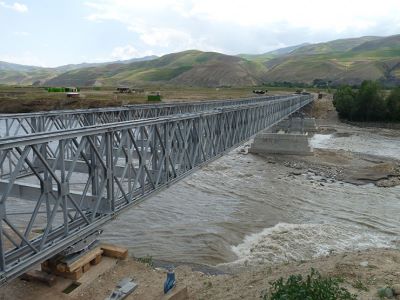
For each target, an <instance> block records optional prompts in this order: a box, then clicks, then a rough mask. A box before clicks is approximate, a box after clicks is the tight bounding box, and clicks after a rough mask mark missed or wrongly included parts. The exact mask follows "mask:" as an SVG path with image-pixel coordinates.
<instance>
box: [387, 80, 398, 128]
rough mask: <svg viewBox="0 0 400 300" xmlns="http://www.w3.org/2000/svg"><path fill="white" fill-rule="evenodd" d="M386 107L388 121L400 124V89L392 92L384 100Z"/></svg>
mask: <svg viewBox="0 0 400 300" xmlns="http://www.w3.org/2000/svg"><path fill="white" fill-rule="evenodd" d="M386 106H387V111H388V117H389V119H390V120H391V121H397V122H400V87H397V88H395V89H394V90H392V92H391V93H390V95H389V96H388V97H387V98H386Z"/></svg>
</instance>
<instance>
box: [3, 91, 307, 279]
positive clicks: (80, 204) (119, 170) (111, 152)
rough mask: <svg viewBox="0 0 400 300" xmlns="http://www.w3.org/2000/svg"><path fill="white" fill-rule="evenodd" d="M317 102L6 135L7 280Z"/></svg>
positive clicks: (297, 99) (290, 100)
mask: <svg viewBox="0 0 400 300" xmlns="http://www.w3.org/2000/svg"><path fill="white" fill-rule="evenodd" d="M311 101H313V98H312V96H310V95H303V96H290V97H286V98H280V99H276V100H269V101H263V102H255V103H246V104H243V103H242V104H241V103H239V104H238V105H231V106H227V107H225V108H220V109H214V110H211V111H204V112H197V113H188V114H182V115H172V116H168V117H161V118H151V119H146V120H137V121H126V122H118V123H111V124H104V125H97V126H89V127H85V128H79V129H68V130H62V131H56V132H52V133H46V134H41V133H37V134H33V135H30V136H22V137H12V138H3V139H0V276H1V278H0V280H1V281H0V282H2V283H4V282H6V281H7V280H10V279H12V278H15V277H16V276H18V275H20V274H22V273H23V272H24V271H26V270H27V269H29V268H31V267H32V266H33V265H35V264H37V263H39V262H42V261H44V260H45V259H47V258H49V257H51V256H53V255H55V254H57V253H60V252H62V251H68V249H69V248H70V247H71V246H72V245H74V244H76V243H77V242H79V241H81V240H82V239H85V238H87V237H88V236H91V235H92V234H94V233H95V232H96V231H98V230H99V228H100V227H101V226H102V225H103V224H105V223H106V222H108V221H110V220H111V219H112V218H114V217H115V216H116V214H118V213H120V212H121V211H122V210H124V209H125V208H128V207H130V206H132V205H134V204H136V203H138V202H139V201H141V200H143V199H144V198H145V197H147V196H148V195H150V194H151V193H153V192H155V191H157V190H159V189H161V188H163V187H167V186H168V185H170V184H172V183H174V182H175V181H177V180H179V179H181V178H182V177H184V176H186V175H187V174H189V173H190V172H192V171H193V170H196V169H197V168H198V167H200V166H202V165H203V164H205V163H208V162H209V161H211V160H213V159H215V158H217V157H220V156H221V155H223V154H224V153H225V152H226V151H228V150H230V149H232V148H234V147H236V146H238V145H239V144H240V143H242V142H244V141H246V140H248V139H249V138H250V137H252V136H253V135H254V134H256V133H257V132H259V131H260V130H263V129H265V128H267V127H269V126H271V125H273V124H275V123H276V122H278V121H280V120H281V119H283V118H285V117H287V116H288V115H290V114H291V113H293V112H295V111H297V110H298V109H299V108H301V107H303V106H304V105H306V104H308V103H310V102H311Z"/></svg>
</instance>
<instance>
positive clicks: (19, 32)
mask: <svg viewBox="0 0 400 300" xmlns="http://www.w3.org/2000/svg"><path fill="white" fill-rule="evenodd" d="M13 34H14V35H17V36H29V35H30V33H29V32H26V31H14V32H13Z"/></svg>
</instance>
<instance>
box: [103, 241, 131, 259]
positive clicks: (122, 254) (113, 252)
mask: <svg viewBox="0 0 400 300" xmlns="http://www.w3.org/2000/svg"><path fill="white" fill-rule="evenodd" d="M100 248H101V249H102V250H103V255H104V256H108V257H113V258H118V259H126V258H127V257H128V249H127V248H125V247H120V246H116V245H111V244H102V245H100Z"/></svg>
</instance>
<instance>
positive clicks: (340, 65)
mask: <svg viewBox="0 0 400 300" xmlns="http://www.w3.org/2000/svg"><path fill="white" fill-rule="evenodd" d="M264 64H265V66H266V67H267V68H268V73H267V76H266V81H267V82H280V81H290V82H303V83H312V82H313V80H314V79H317V78H318V79H324V80H330V81H332V82H333V84H342V83H349V84H360V83H361V82H362V81H363V80H366V79H369V80H379V81H381V82H382V83H384V84H386V85H395V84H399V83H400V76H399V73H400V70H399V68H400V35H397V36H389V37H383V38H379V37H362V38H358V39H346V40H337V41H332V42H328V43H321V44H314V45H308V46H304V47H301V48H298V49H296V50H295V51H293V52H291V53H290V54H288V55H285V56H280V57H277V58H274V59H270V60H266V61H265V62H264Z"/></svg>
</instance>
